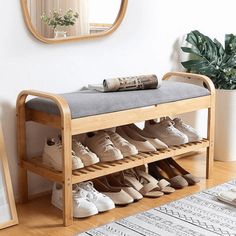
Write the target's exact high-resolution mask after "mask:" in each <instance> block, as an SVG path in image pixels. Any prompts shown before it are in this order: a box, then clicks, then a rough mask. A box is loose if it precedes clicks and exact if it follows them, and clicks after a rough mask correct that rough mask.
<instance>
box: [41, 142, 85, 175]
mask: <svg viewBox="0 0 236 236" xmlns="http://www.w3.org/2000/svg"><path fill="white" fill-rule="evenodd" d="M71 160H72V170H76V169H80V168H83V167H84V164H83V162H82V161H81V159H80V158H79V157H77V156H76V155H75V153H74V152H73V151H71ZM43 163H44V164H45V165H47V166H50V167H53V168H54V169H55V170H58V171H62V170H63V160H62V143H61V140H60V139H59V138H47V140H46V142H45V145H44V149H43Z"/></svg>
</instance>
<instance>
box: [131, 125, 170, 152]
mask: <svg viewBox="0 0 236 236" xmlns="http://www.w3.org/2000/svg"><path fill="white" fill-rule="evenodd" d="M128 127H129V128H131V129H132V130H134V131H135V132H136V133H137V135H139V136H141V137H142V138H144V139H146V140H147V141H149V142H150V143H151V144H152V145H153V146H154V147H155V148H156V149H166V148H168V146H167V145H166V144H165V143H163V142H162V141H161V140H159V139H158V138H155V137H153V136H152V135H150V134H149V133H147V132H146V131H145V130H142V129H140V128H139V127H138V126H136V125H135V124H130V125H128Z"/></svg>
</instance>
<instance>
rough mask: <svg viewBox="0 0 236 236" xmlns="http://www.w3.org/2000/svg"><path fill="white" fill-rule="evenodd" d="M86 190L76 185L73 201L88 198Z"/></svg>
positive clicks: (77, 201)
mask: <svg viewBox="0 0 236 236" xmlns="http://www.w3.org/2000/svg"><path fill="white" fill-rule="evenodd" d="M87 195H88V192H87V191H86V190H84V189H82V188H80V187H78V186H77V189H76V193H74V201H75V202H76V203H77V204H79V201H80V199H81V198H84V199H86V200H88V196H87Z"/></svg>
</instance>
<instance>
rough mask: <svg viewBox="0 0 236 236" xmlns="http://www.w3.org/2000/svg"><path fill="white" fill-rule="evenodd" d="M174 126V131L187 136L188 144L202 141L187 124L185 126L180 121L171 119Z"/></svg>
mask: <svg viewBox="0 0 236 236" xmlns="http://www.w3.org/2000/svg"><path fill="white" fill-rule="evenodd" d="M173 122H174V126H175V128H176V129H178V130H179V131H181V132H182V133H184V134H186V135H187V136H188V141H189V142H196V141H199V140H201V139H202V137H201V136H200V135H199V134H198V133H197V131H196V130H195V129H194V128H193V127H191V126H190V125H188V124H185V123H184V122H183V120H182V119H180V118H175V119H173Z"/></svg>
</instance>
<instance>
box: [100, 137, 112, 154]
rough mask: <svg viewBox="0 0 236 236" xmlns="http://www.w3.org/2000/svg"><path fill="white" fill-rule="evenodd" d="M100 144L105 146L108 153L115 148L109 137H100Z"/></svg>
mask: <svg viewBox="0 0 236 236" xmlns="http://www.w3.org/2000/svg"><path fill="white" fill-rule="evenodd" d="M98 144H100V145H103V146H104V148H105V151H107V150H108V149H109V148H114V144H113V143H112V141H111V138H110V136H108V135H105V136H101V137H99V139H98Z"/></svg>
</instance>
